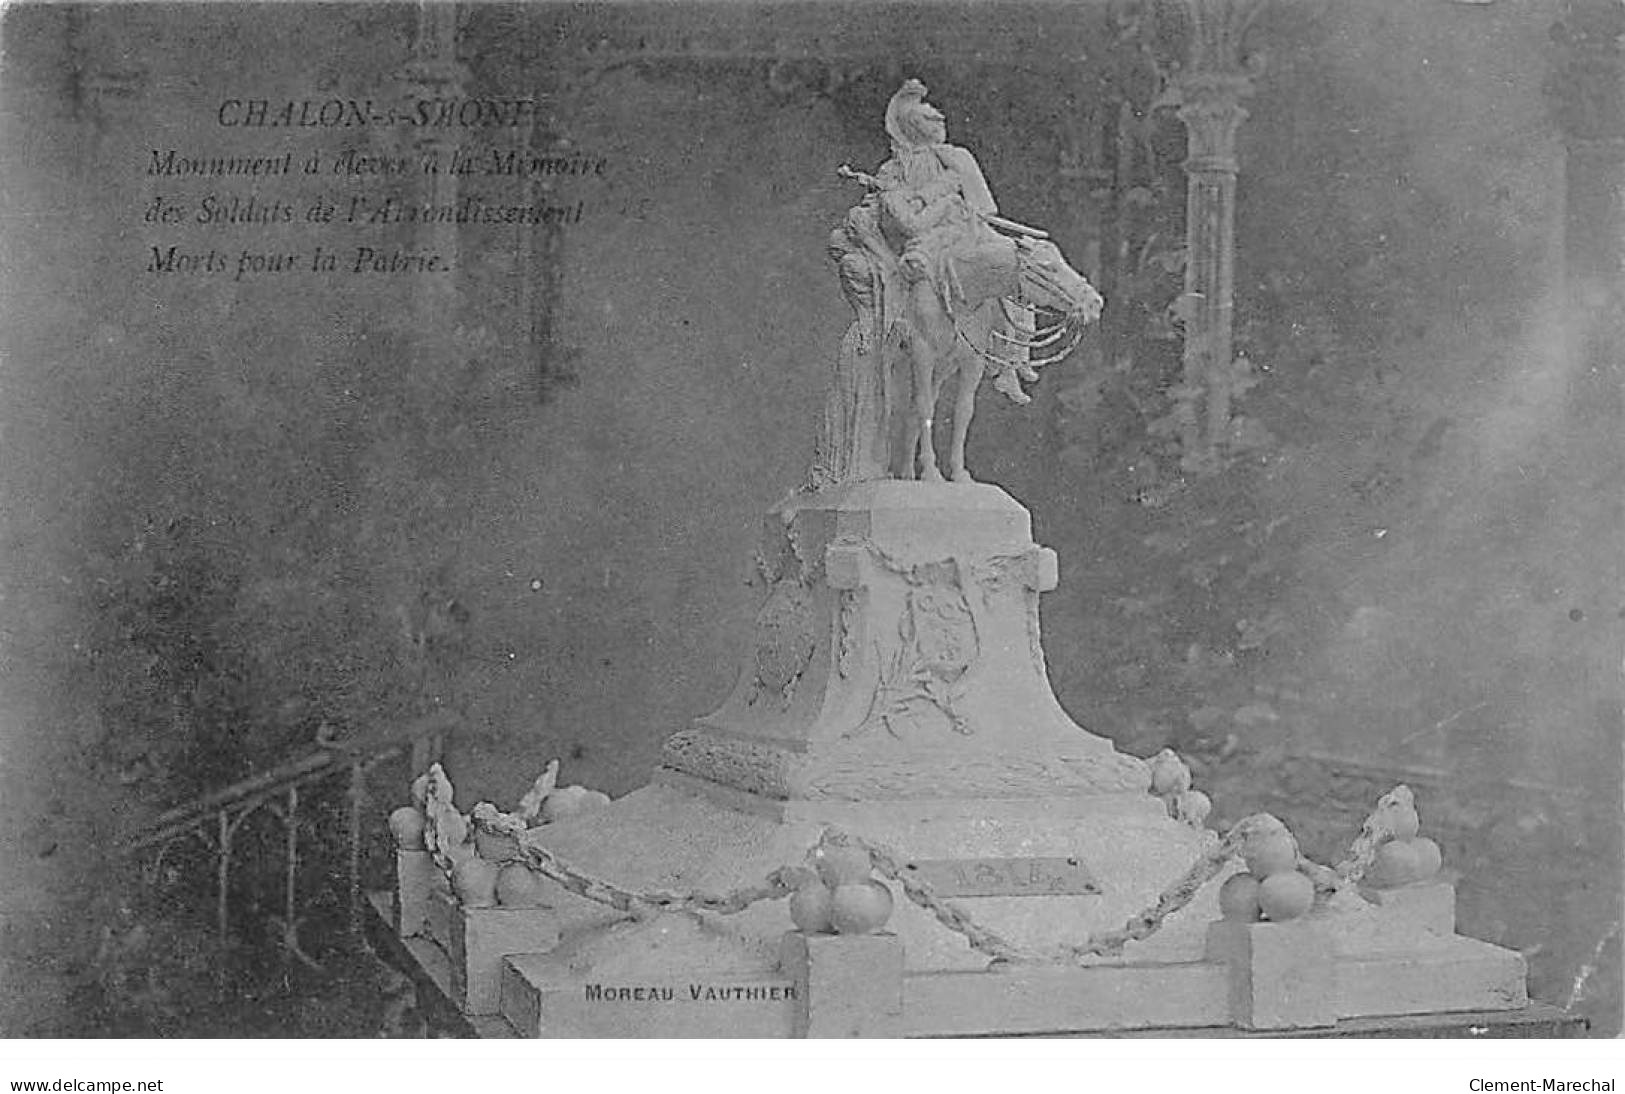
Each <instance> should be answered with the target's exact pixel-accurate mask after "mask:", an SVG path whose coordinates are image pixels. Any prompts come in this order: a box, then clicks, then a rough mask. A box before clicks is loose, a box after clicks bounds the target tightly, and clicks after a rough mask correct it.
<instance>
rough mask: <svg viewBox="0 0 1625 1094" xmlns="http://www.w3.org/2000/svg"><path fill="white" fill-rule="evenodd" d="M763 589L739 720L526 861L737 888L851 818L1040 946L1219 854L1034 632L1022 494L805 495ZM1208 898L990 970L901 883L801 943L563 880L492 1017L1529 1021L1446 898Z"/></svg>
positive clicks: (626, 883) (732, 705)
mask: <svg viewBox="0 0 1625 1094" xmlns="http://www.w3.org/2000/svg"><path fill="white" fill-rule="evenodd" d="M760 574H761V586H762V602H761V608H760V610H759V611H758V613H757V616H756V622H755V625H754V633H753V634H752V636H751V640H750V642H749V644H748V647H747V651H746V654H745V657H744V663H743V666H742V669H741V671H740V674H739V679H738V683H737V684H736V686H735V688H734V689H733V692H732V694H731V695H730V696H729V697H728V699H727V701H726V702H724V703H723V704H722V706H721V707H720V708H718V709H717V710H716V711H715V712H714V713H713V714H711V715H709V716H707V717H705V718H701V719H698V720H697V721H696V722H695V723H694V724H693V725H692V726H690V727H688V728H687V729H684V730H681V731H679V732H678V733H676V734H675V735H673V736H672V737H671V738H670V740H669V741H668V742H667V744H666V747H665V751H664V753H663V756H662V765H661V767H660V769H659V770H658V771H657V772H656V773H655V777H654V779H653V780H652V781H651V783H650V785H648V786H646V787H644V788H642V789H641V790H638V791H635V792H634V793H632V794H629V795H627V796H626V797H624V798H621V799H619V800H617V801H615V802H613V803H611V804H610V805H608V806H606V807H605V808H603V809H601V810H597V811H594V812H593V813H591V814H588V815H583V816H580V817H575V818H569V819H565V820H561V821H558V822H555V823H553V824H549V825H547V826H546V827H545V828H541V829H533V830H531V831H530V832H529V833H527V834H526V835H525V836H524V837H523V840H524V841H525V842H526V843H527V844H529V845H531V846H540V847H545V848H546V849H547V850H549V851H550V852H552V853H553V854H554V855H555V856H557V858H558V860H560V861H563V862H565V863H569V864H570V865H571V866H572V867H574V868H575V869H576V870H578V871H580V872H581V873H583V874H585V875H588V876H590V877H592V878H595V879H599V880H602V881H605V882H609V883H611V884H613V885H616V886H619V887H621V888H623V889H626V890H631V891H633V892H637V891H648V890H668V891H673V890H674V891H679V892H701V893H710V894H722V893H730V892H733V891H736V890H739V889H742V888H747V887H754V886H758V885H760V884H761V883H762V882H763V880H764V879H765V878H767V877H768V875H769V874H771V873H772V872H773V871H775V870H777V869H779V868H781V867H784V866H790V865H798V864H801V863H803V862H804V861H805V859H806V855H807V852H808V850H809V848H811V847H812V846H813V845H815V844H816V843H817V842H818V841H819V839H820V837H821V836H822V835H823V833H824V830H825V828H826V827H827V826H831V825H833V826H838V827H839V828H841V829H844V830H845V831H847V832H849V833H851V834H853V835H855V836H859V837H862V838H864V839H866V840H868V841H869V842H871V843H873V844H878V845H882V846H884V847H887V848H889V849H890V850H891V851H892V852H893V853H894V854H895V855H896V857H897V858H898V859H899V860H900V866H901V867H902V868H903V869H906V870H910V871H911V875H910V876H912V877H915V878H921V879H926V880H928V881H929V882H930V883H931V884H932V885H933V886H936V887H938V892H939V895H940V896H942V897H944V898H946V899H949V900H951V901H952V902H953V903H954V904H955V905H957V906H958V907H959V908H960V909H961V910H962V911H963V912H964V913H966V914H967V915H968V916H969V917H970V918H971V919H972V920H974V921H975V922H976V923H977V924H979V925H980V926H981V927H983V928H986V929H988V930H991V931H993V932H996V933H997V934H999V935H1001V936H1003V938H1005V939H1006V940H1008V941H1010V942H1012V943H1014V944H1015V945H1016V946H1018V947H1020V948H1023V949H1025V950H1027V951H1029V952H1042V951H1046V950H1051V949H1052V948H1055V947H1059V946H1061V945H1063V944H1078V943H1082V942H1084V941H1086V940H1088V939H1089V938H1090V937H1092V936H1096V935H1100V934H1103V933H1105V932H1108V931H1115V930H1117V929H1119V928H1121V927H1122V926H1123V925H1124V924H1125V923H1126V922H1127V921H1128V920H1129V919H1130V917H1132V916H1136V915H1139V914H1141V913H1143V912H1144V911H1145V910H1146V909H1147V908H1149V907H1151V906H1152V905H1153V904H1155V903H1156V902H1157V900H1158V898H1159V897H1160V896H1161V894H1162V893H1163V891H1164V890H1165V889H1166V888H1168V887H1169V886H1170V885H1171V884H1172V883H1173V882H1174V881H1176V880H1177V879H1179V878H1180V877H1181V876H1182V875H1184V874H1185V872H1186V871H1187V870H1188V869H1189V868H1190V867H1191V866H1192V864H1193V863H1195V862H1196V861H1197V859H1198V858H1199V856H1200V855H1201V854H1202V852H1203V851H1205V850H1207V849H1210V848H1211V847H1212V846H1213V844H1214V843H1215V841H1216V840H1217V836H1216V835H1215V834H1214V833H1212V832H1208V831H1199V830H1197V829H1193V828H1191V827H1189V826H1187V825H1184V824H1180V823H1178V822H1176V821H1174V820H1172V819H1170V818H1169V816H1168V812H1167V810H1166V808H1165V807H1164V805H1163V803H1162V802H1161V801H1160V800H1158V799H1157V798H1154V797H1153V796H1152V795H1151V794H1150V792H1149V786H1150V773H1149V770H1148V768H1147V765H1146V764H1145V763H1143V762H1142V761H1140V760H1137V759H1134V758H1133V757H1129V756H1125V755H1122V754H1120V753H1118V752H1117V751H1116V750H1115V749H1114V748H1113V747H1112V745H1111V743H1110V742H1108V741H1106V740H1104V739H1102V738H1100V737H1097V736H1095V735H1093V734H1091V733H1089V732H1087V731H1086V730H1084V729H1083V728H1081V727H1079V726H1078V725H1076V724H1074V723H1073V722H1072V720H1071V719H1070V718H1069V717H1067V715H1066V713H1065V711H1063V710H1062V709H1061V706H1060V704H1059V703H1058V702H1057V701H1056V699H1055V696H1054V694H1053V693H1052V691H1051V689H1050V685H1049V680H1048V675H1047V672H1046V669H1045V664H1044V652H1043V649H1042V647H1041V645H1040V641H1039V615H1038V598H1039V595H1040V594H1041V593H1042V592H1044V591H1045V590H1047V589H1050V588H1053V587H1054V585H1055V583H1056V581H1057V576H1058V575H1057V572H1056V563H1055V556H1054V555H1053V553H1051V552H1049V551H1047V550H1045V549H1044V548H1042V547H1039V546H1038V545H1037V544H1035V543H1033V541H1032V535H1031V527H1030V523H1029V518H1028V515H1027V512H1026V510H1025V509H1023V508H1022V507H1021V506H1020V505H1018V504H1017V503H1016V502H1015V501H1014V500H1012V499H1011V498H1010V497H1009V495H1007V494H1005V493H1004V491H1002V490H999V489H998V488H996V487H992V486H982V485H975V486H966V485H952V484H926V483H915V482H896V481H886V482H873V483H862V484H856V485H848V486H845V487H840V488H832V489H830V490H828V491H824V492H821V493H816V494H802V495H797V496H796V497H795V498H794V499H792V501H791V502H790V503H789V504H787V505H786V506H784V507H782V508H781V509H780V510H779V511H776V512H774V513H773V514H771V515H770V516H769V518H768V520H767V527H766V533H765V536H764V539H763V547H762V551H761V557H760ZM1218 880H1219V879H1217V878H1215V879H1214V881H1213V882H1212V883H1210V884H1208V885H1206V886H1203V887H1202V888H1201V889H1200V890H1199V891H1198V892H1197V894H1196V897H1195V899H1194V900H1193V901H1192V902H1191V903H1190V904H1189V905H1187V906H1186V907H1184V908H1183V909H1182V910H1180V911H1178V912H1175V913H1173V914H1172V915H1170V916H1168V917H1167V918H1166V920H1165V921H1164V922H1163V925H1162V928H1161V930H1159V931H1158V932H1157V933H1155V934H1153V935H1152V936H1151V937H1150V938H1149V939H1146V940H1144V941H1141V942H1134V943H1129V944H1128V945H1127V947H1126V948H1125V950H1124V952H1123V954H1122V956H1121V957H1112V958H1104V957H1097V958H1092V959H1089V960H1086V961H1084V962H1081V963H1074V962H1070V961H1061V962H1055V963H1043V962H1040V963H1038V964H1033V965H1015V966H1001V967H1000V968H999V969H997V970H995V971H988V967H989V957H988V955H987V954H985V953H981V952H978V951H976V950H974V949H972V948H971V947H970V945H969V944H968V943H967V942H966V940H965V939H964V938H963V937H962V936H961V935H959V934H956V933H954V932H952V931H949V930H947V929H946V928H944V926H943V925H942V924H941V923H940V922H938V921H937V919H936V918H935V917H934V916H933V915H931V914H929V913H927V912H925V911H923V910H922V909H920V908H919V907H917V906H916V905H914V904H913V903H912V902H910V901H908V900H906V899H904V897H903V894H902V892H901V891H899V889H898V887H897V886H896V885H895V884H894V885H893V886H892V888H893V897H894V900H895V907H896V910H895V911H894V913H893V915H892V917H891V919H890V921H889V922H888V923H887V924H886V930H887V931H888V932H890V933H889V934H886V935H876V936H872V937H859V938H850V937H823V936H816V935H805V934H802V933H800V932H797V931H795V930H794V929H793V925H792V924H791V922H790V917H789V913H788V908H787V902H786V901H783V900H770V901H761V902H758V903H755V904H752V905H751V906H750V907H749V908H748V909H747V910H745V911H744V912H742V913H740V914H734V915H721V914H706V915H703V916H699V915H687V914H685V915H676V914H662V915H658V916H653V917H649V916H647V915H646V916H645V917H644V918H642V919H638V918H635V917H633V916H631V915H628V914H625V913H620V912H616V911H613V910H611V909H609V908H607V907H605V906H604V905H602V904H598V903H592V902H589V901H587V900H584V899H581V898H578V897H574V896H569V895H566V894H564V893H562V891H561V892H560V894H559V897H558V899H556V900H553V901H552V903H553V906H554V909H555V912H556V913H557V915H558V917H559V919H558V921H559V923H560V924H561V926H562V928H563V930H564V936H563V941H562V942H561V943H560V944H559V946H558V947H557V949H555V950H553V951H552V952H548V953H531V954H525V955H521V956H514V957H510V958H508V959H507V960H506V961H505V962H504V970H503V973H502V982H501V1008H502V1013H503V1015H504V1017H506V1018H507V1020H508V1021H509V1023H510V1024H511V1025H513V1026H514V1028H515V1029H517V1030H519V1031H520V1032H521V1033H522V1034H527V1035H531V1036H647V1035H656V1036H763V1037H768V1036H772V1037H781V1036H798V1035H799V1036H872V1035H881V1036H886V1035H895V1036H914V1035H942V1034H979V1033H1015V1032H1026V1033H1041V1032H1076V1031H1080V1030H1092V1029H1108V1028H1123V1029H1128V1028H1147V1027H1187V1028H1201V1027H1212V1026H1215V1025H1222V1024H1225V1023H1227V1022H1228V1023H1234V1024H1238V1025H1241V1026H1244V1027H1247V1028H1254V1029H1293V1028H1305V1029H1308V1028H1314V1027H1323V1026H1327V1025H1330V1024H1332V1023H1334V1022H1336V1021H1337V1020H1339V1019H1340V1018H1348V1017H1361V1016H1366V1015H1373V1014H1400V1013H1422V1012H1427V1011H1440V1010H1462V1009H1480V1010H1483V1009H1494V1008H1503V1009H1504V1008H1510V1007H1516V1006H1520V1005H1522V1002H1523V1001H1524V998H1525V997H1524V995H1523V963H1522V959H1521V958H1519V957H1518V955H1517V954H1513V953H1510V952H1508V951H1505V950H1501V949H1498V948H1497V947H1494V946H1489V945H1486V944H1484V943H1479V942H1474V941H1472V940H1470V939H1464V938H1461V937H1459V936H1457V935H1455V934H1454V933H1453V928H1454V918H1453V894H1452V893H1451V892H1450V891H1449V887H1448V886H1442V887H1441V886H1436V885H1422V886H1415V887H1411V888H1410V889H1408V890H1404V891H1399V890H1396V891H1392V892H1390V893H1385V894H1382V895H1381V896H1379V897H1376V898H1374V899H1375V902H1372V901H1367V900H1363V899H1361V898H1360V897H1359V896H1358V895H1356V894H1354V893H1352V892H1350V893H1344V894H1341V895H1340V897H1339V898H1337V900H1336V901H1334V906H1333V907H1331V908H1328V909H1326V910H1325V911H1324V913H1323V914H1322V913H1317V914H1316V915H1315V916H1313V917H1310V918H1309V919H1306V920H1304V921H1301V922H1294V923H1283V924H1271V923H1259V924H1238V923H1229V922H1219V923H1215V922H1214V921H1215V920H1217V919H1218V918H1219V915H1218V909H1217V890H1218V888H1219V886H1218ZM430 908H431V912H432V910H433V908H434V902H433V901H431V903H430ZM430 925H431V928H432V927H433V925H434V916H433V915H432V914H431V916H430ZM1210 927H1211V930H1210V929H1209V928H1210ZM538 949H540V947H538Z"/></svg>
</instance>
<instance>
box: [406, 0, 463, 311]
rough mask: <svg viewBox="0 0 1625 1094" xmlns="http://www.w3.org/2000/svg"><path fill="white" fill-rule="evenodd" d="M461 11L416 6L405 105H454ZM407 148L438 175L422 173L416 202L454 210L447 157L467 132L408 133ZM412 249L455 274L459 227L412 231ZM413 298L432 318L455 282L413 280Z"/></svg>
mask: <svg viewBox="0 0 1625 1094" xmlns="http://www.w3.org/2000/svg"><path fill="white" fill-rule="evenodd" d="M460 10H461V9H460V7H459V5H457V4H442V3H432V2H429V0H422V2H420V3H419V4H418V8H417V12H416V14H415V18H414V21H413V26H412V56H411V59H410V60H408V61H407V63H406V65H405V66H404V68H403V69H402V71H401V75H400V79H401V82H402V84H403V85H404V87H403V91H404V92H405V95H406V97H407V98H408V99H457V98H460V97H461V96H462V88H463V85H464V83H465V82H466V81H467V78H468V71H467V68H466V67H465V66H464V65H463V64H462V63H461V62H459V61H458V59H457V28H458V14H459V11H460ZM411 132H412V133H413V137H412V139H411V146H410V147H409V148H408V149H407V150H406V151H407V154H408V155H410V156H411V157H412V158H413V160H414V161H415V165H416V166H418V167H422V166H423V165H424V164H426V163H430V162H432V163H434V164H437V165H438V168H439V169H438V170H437V171H422V172H420V173H419V175H418V177H419V179H420V180H421V186H420V188H419V191H418V192H419V194H420V200H421V201H425V202H432V203H434V204H435V205H454V204H456V202H457V190H458V185H457V182H458V177H457V175H455V174H453V173H452V170H451V168H452V157H453V153H454V152H455V151H456V150H457V148H458V143H459V137H460V136H461V135H463V134H465V133H466V132H467V130H460V129H458V128H456V127H452V126H446V127H440V126H425V127H423V128H421V129H413V130H411ZM413 235H414V239H413V243H414V244H415V245H416V246H418V247H420V248H422V249H423V250H426V251H434V252H436V253H438V254H440V255H442V256H443V257H444V259H445V261H447V262H449V263H450V264H451V266H452V268H453V269H454V270H455V269H457V268H458V259H459V257H460V256H459V254H458V226H457V224H456V223H454V222H450V221H436V222H434V223H431V224H429V225H427V226H417V227H415V228H414V230H413ZM413 283H414V286H415V294H417V295H419V296H421V297H422V298H423V299H421V300H420V301H419V302H420V303H421V304H423V305H425V306H426V308H427V310H426V311H425V312H424V314H425V315H435V314H436V313H437V312H439V311H440V309H442V308H448V307H450V304H451V299H450V297H452V296H454V295H455V285H456V284H457V279H455V278H444V277H417V278H414V279H413Z"/></svg>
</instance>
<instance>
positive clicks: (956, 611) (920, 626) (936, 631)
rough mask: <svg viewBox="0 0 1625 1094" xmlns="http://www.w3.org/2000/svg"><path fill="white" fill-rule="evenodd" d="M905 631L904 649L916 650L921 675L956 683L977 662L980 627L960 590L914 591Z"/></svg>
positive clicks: (936, 588) (936, 587) (926, 589)
mask: <svg viewBox="0 0 1625 1094" xmlns="http://www.w3.org/2000/svg"><path fill="white" fill-rule="evenodd" d="M902 630H903V643H904V645H905V646H906V647H912V650H913V653H914V659H913V660H914V667H915V671H917V672H923V673H928V674H930V675H931V676H934V677H936V678H937V679H939V680H941V681H943V682H944V683H953V682H954V681H956V680H958V679H959V678H960V677H961V676H963V675H964V674H965V670H966V669H968V668H970V667H971V665H972V664H973V663H974V662H975V661H976V655H977V653H978V652H979V650H978V645H977V640H976V624H975V622H974V621H973V620H972V619H971V613H970V605H968V604H967V603H965V597H964V594H962V593H961V592H960V591H959V590H958V589H954V588H948V587H944V586H925V587H922V588H916V589H910V590H909V594H908V612H907V613H906V614H905V615H904V617H903V627H902Z"/></svg>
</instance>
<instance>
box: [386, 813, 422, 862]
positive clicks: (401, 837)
mask: <svg viewBox="0 0 1625 1094" xmlns="http://www.w3.org/2000/svg"><path fill="white" fill-rule="evenodd" d="M427 823H428V822H427V820H426V819H425V818H424V816H423V810H421V809H419V808H418V807H417V806H415V805H403V806H401V807H400V808H399V809H397V810H395V812H393V813H391V814H390V815H389V834H390V835H391V836H393V837H394V839H395V846H396V847H398V848H400V849H401V850H402V851H422V850H424V843H423V832H424V828H425V826H426V825H427Z"/></svg>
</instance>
